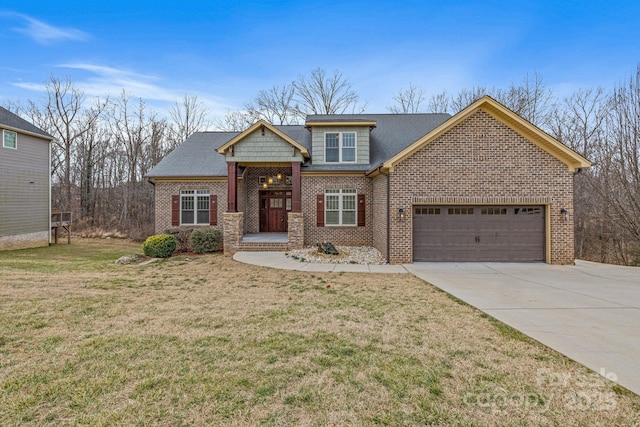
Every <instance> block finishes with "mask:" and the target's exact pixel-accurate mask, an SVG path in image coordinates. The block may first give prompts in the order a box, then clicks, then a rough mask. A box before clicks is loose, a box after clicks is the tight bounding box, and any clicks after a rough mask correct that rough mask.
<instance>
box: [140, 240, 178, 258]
mask: <svg viewBox="0 0 640 427" xmlns="http://www.w3.org/2000/svg"><path fill="white" fill-rule="evenodd" d="M175 250H176V238H175V237H174V236H172V235H170V234H156V235H154V236H149V237H148V238H147V240H145V241H144V243H143V244H142V251H143V252H144V254H145V255H146V256H150V257H153V258H167V257H169V256H171V254H172V253H173V251H175Z"/></svg>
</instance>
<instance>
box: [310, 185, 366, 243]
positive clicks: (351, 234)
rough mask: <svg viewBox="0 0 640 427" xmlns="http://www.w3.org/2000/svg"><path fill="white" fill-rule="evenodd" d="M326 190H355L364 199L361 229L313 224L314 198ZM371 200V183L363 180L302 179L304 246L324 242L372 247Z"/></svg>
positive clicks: (314, 217)
mask: <svg viewBox="0 0 640 427" xmlns="http://www.w3.org/2000/svg"><path fill="white" fill-rule="evenodd" d="M329 189H335V190H338V189H343V190H347V189H355V190H356V191H357V193H358V194H364V195H365V213H366V216H365V226H364V227H357V226H340V227H336V226H324V227H318V226H317V221H316V196H317V195H320V194H324V192H325V190H329ZM372 198H373V193H372V185H371V179H369V178H367V177H365V176H364V174H362V175H359V176H313V175H312V176H309V175H303V176H302V212H303V213H304V218H305V221H304V239H305V241H304V244H305V246H313V245H315V244H316V242H323V241H325V240H326V241H328V242H331V243H333V244H335V245H344V246H371V245H372V244H373V215H372V209H371V206H372V204H371V201H372Z"/></svg>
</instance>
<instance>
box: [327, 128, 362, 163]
mask: <svg viewBox="0 0 640 427" xmlns="http://www.w3.org/2000/svg"><path fill="white" fill-rule="evenodd" d="M324 148H325V150H324V158H325V162H326V163H355V161H356V133H355V132H327V133H325V134H324Z"/></svg>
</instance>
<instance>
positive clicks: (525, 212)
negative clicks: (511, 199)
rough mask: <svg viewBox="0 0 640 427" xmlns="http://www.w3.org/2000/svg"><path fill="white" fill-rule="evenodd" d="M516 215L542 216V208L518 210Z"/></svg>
mask: <svg viewBox="0 0 640 427" xmlns="http://www.w3.org/2000/svg"><path fill="white" fill-rule="evenodd" d="M514 213H515V214H516V215H540V214H541V213H542V209H541V208H516V209H515V211H514Z"/></svg>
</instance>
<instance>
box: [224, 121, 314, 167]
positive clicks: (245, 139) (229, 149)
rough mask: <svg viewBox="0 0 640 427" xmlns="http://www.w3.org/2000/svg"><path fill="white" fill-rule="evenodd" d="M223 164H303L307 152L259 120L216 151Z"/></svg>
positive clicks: (307, 155) (307, 154)
mask: <svg viewBox="0 0 640 427" xmlns="http://www.w3.org/2000/svg"><path fill="white" fill-rule="evenodd" d="M217 151H218V153H220V154H223V155H224V156H225V161H227V162H235V163H238V164H245V163H292V162H295V163H304V161H305V158H308V157H309V153H308V151H307V149H306V148H305V147H304V146H302V145H301V144H299V143H298V142H296V141H294V140H293V139H291V138H289V137H288V136H287V135H286V134H284V133H282V132H281V131H279V130H278V129H277V128H275V127H274V126H272V125H270V124H269V123H267V122H264V121H262V120H261V121H259V122H257V123H256V124H254V125H253V126H251V127H250V128H249V129H247V130H246V131H244V132H242V133H240V134H239V135H238V136H236V137H235V138H233V139H232V140H230V141H229V142H227V143H226V144H224V145H223V146H221V147H220V148H218V150H217Z"/></svg>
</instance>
